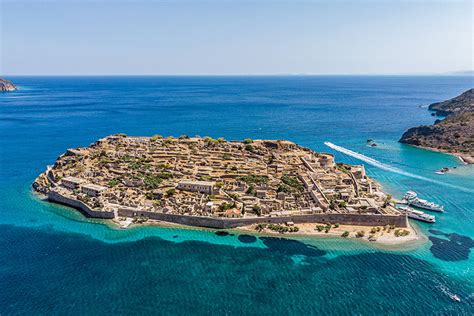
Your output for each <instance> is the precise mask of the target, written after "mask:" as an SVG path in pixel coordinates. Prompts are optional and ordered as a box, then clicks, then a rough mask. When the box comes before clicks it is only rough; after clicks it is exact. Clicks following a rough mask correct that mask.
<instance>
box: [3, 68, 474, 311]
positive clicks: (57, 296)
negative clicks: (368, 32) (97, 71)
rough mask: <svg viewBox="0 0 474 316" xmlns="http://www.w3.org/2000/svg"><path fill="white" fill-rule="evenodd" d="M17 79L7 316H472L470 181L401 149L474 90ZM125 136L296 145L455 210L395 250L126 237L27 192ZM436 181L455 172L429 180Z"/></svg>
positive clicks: (9, 168) (293, 82) (370, 83)
mask: <svg viewBox="0 0 474 316" xmlns="http://www.w3.org/2000/svg"><path fill="white" fill-rule="evenodd" d="M8 79H11V80H13V81H14V82H15V83H16V84H17V85H18V86H19V90H18V91H17V92H12V93H8V94H1V95H0V135H1V137H0V315H16V314H23V315H46V314H47V315H51V314H60V315H66V314H67V315H84V314H92V315H94V314H167V315H170V314H171V315H190V314H200V315H208V314H215V315H224V314H225V315H241V314H255V315H266V314H285V315H287V314H288V315H309V314H334V315H382V314H383V315H386V314H388V315H398V314H403V315H431V314H437V315H472V314H474V254H473V252H474V220H473V218H474V167H473V166H465V165H462V164H461V163H460V161H459V160H458V159H457V158H455V157H453V156H450V155H445V154H440V153H435V152H430V151H426V150H421V149H416V148H413V147H410V146H407V145H403V144H400V143H398V142H397V141H398V139H399V138H400V136H401V135H402V133H403V132H404V131H405V130H406V129H407V128H410V127H413V126H417V125H420V124H431V123H433V122H434V120H435V119H436V117H433V116H431V115H430V112H429V111H428V110H427V108H426V106H427V105H429V104H430V103H433V102H436V101H440V100H445V99H448V98H451V97H454V96H456V95H458V94H460V93H461V92H463V91H464V90H466V89H468V88H472V87H474V82H473V77H470V76H416V77H415V76H316V77H306V76H282V77H11V78H8ZM115 133H126V134H128V135H143V136H145V135H146V136H151V135H154V134H161V135H165V136H167V135H174V136H180V135H183V134H186V135H190V136H193V135H200V136H211V137H214V138H217V137H224V138H226V139H228V140H235V139H243V138H246V137H250V138H254V139H258V138H265V139H289V140H291V141H294V142H297V143H298V144H300V145H303V146H307V147H309V148H311V149H314V150H316V151H325V152H331V153H334V154H335V155H336V159H337V160H338V161H342V162H347V163H357V164H359V163H364V164H366V168H367V172H368V174H369V175H370V176H371V177H373V178H375V179H376V180H377V181H379V182H380V183H381V184H382V185H383V186H384V189H385V190H386V191H388V192H389V193H391V194H392V195H393V196H394V197H395V198H401V197H402V195H403V193H404V192H405V191H406V190H408V189H411V190H415V191H416V192H418V193H419V195H421V196H422V197H424V198H426V199H429V200H433V201H435V202H437V203H441V204H443V205H445V209H446V212H445V213H444V214H438V213H436V214H435V215H436V217H437V223H435V224H424V223H419V222H417V223H415V225H416V226H417V227H418V228H419V230H420V232H422V234H423V235H425V236H426V237H425V238H424V239H422V240H421V241H418V242H415V243H414V244H410V245H406V246H396V247H393V246H392V247H388V246H379V245H375V244H373V243H369V242H364V241H360V240H353V239H351V240H346V239H342V238H317V239H315V238H296V239H292V240H288V239H280V238H265V237H260V238H259V237H258V236H257V238H255V237H253V236H248V235H239V233H236V232H232V231H231V232H229V234H228V235H225V234H220V235H216V234H215V232H214V231H206V230H198V229H177V228H158V227H138V228H132V229H128V230H119V229H115V228H113V227H110V226H108V225H107V224H105V223H104V222H103V221H100V220H93V219H86V218H84V217H83V216H82V215H80V214H79V213H78V212H76V211H74V210H71V209H69V208H66V207H62V206H58V205H53V204H49V203H47V202H44V201H42V200H40V199H39V198H38V197H37V196H35V194H33V193H32V191H31V183H32V181H33V180H34V178H35V177H36V176H37V175H38V174H39V173H41V172H42V171H44V170H45V168H46V166H47V165H48V164H52V163H54V161H55V159H56V158H57V157H58V156H59V155H60V154H62V153H63V152H64V151H65V150H66V149H67V148H71V147H79V146H87V145H89V144H90V143H92V142H94V141H95V140H97V139H98V138H101V137H104V136H107V135H110V134H115ZM367 139H373V140H375V141H376V142H377V144H379V145H378V146H377V147H369V146H367V144H366V141H367ZM325 141H329V142H331V143H334V144H336V145H338V146H341V147H343V148H345V149H349V150H352V151H355V152H357V153H358V155H352V156H351V155H347V154H346V153H343V152H336V151H334V150H333V149H331V148H329V147H327V146H326V145H324V142H325ZM442 167H450V168H451V167H456V169H453V171H452V172H450V173H448V174H446V175H442V176H441V175H437V174H435V173H434V172H435V171H436V170H438V169H440V168H442ZM454 294H456V295H458V296H459V297H460V298H461V302H455V301H453V300H452V299H451V297H450V296H452V295H454Z"/></svg>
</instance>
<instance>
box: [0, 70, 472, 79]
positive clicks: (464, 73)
mask: <svg viewBox="0 0 474 316" xmlns="http://www.w3.org/2000/svg"><path fill="white" fill-rule="evenodd" d="M472 75H474V70H465V71H453V72H409V73H319V74H318V73H315V74H311V73H275V74H239V73H235V74H204V73H203V74H2V75H0V77H4V78H5V77H316V76H472Z"/></svg>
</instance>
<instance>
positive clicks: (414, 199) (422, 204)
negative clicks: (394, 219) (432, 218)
mask: <svg viewBox="0 0 474 316" xmlns="http://www.w3.org/2000/svg"><path fill="white" fill-rule="evenodd" d="M405 200H406V201H407V204H408V205H411V206H415V207H418V208H422V209H425V210H428V211H433V212H444V207H443V206H442V205H439V204H436V203H433V202H430V201H427V200H423V199H420V198H419V197H418V195H417V194H416V193H415V192H413V191H408V192H407V193H406V194H405Z"/></svg>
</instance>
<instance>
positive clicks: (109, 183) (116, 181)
mask: <svg viewBox="0 0 474 316" xmlns="http://www.w3.org/2000/svg"><path fill="white" fill-rule="evenodd" d="M119 183H120V181H119V180H118V179H112V180H110V181H109V182H108V183H107V184H108V186H109V187H114V186H116V185H118V184H119Z"/></svg>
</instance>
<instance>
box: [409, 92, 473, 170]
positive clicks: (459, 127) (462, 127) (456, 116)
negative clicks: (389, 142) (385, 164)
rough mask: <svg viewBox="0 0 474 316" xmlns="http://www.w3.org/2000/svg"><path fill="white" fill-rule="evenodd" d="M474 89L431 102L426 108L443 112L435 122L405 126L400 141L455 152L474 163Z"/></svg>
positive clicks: (439, 113)
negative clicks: (406, 128) (453, 96)
mask: <svg viewBox="0 0 474 316" xmlns="http://www.w3.org/2000/svg"><path fill="white" fill-rule="evenodd" d="M473 97H474V89H470V90H468V91H466V92H464V93H463V94H461V95H459V96H457V97H455V98H452V99H450V100H447V101H443V102H438V103H433V104H431V105H430V106H429V108H428V109H429V110H431V111H435V112H434V113H435V115H438V116H445V117H446V118H445V119H443V120H436V122H435V123H434V125H423V126H418V127H413V128H410V129H409V130H407V131H406V132H405V133H404V134H403V135H402V138H401V139H400V142H401V143H405V144H410V145H414V146H418V147H422V148H427V149H432V150H436V151H441V152H446V153H450V154H454V155H456V156H458V157H459V158H461V159H462V160H463V161H464V162H466V163H474V101H473Z"/></svg>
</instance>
